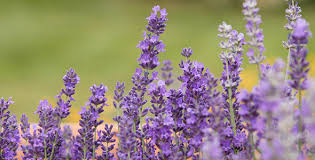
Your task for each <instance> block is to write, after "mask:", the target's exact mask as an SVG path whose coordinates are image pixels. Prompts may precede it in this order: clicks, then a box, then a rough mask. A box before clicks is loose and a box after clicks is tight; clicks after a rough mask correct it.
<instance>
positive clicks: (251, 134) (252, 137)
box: [249, 132, 256, 160]
mask: <svg viewBox="0 0 315 160" xmlns="http://www.w3.org/2000/svg"><path fill="white" fill-rule="evenodd" d="M249 138H250V145H251V148H252V149H251V152H252V153H251V154H252V157H253V160H256V156H255V145H254V136H253V133H251V132H250V133H249Z"/></svg>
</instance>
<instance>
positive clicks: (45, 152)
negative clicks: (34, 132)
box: [44, 116, 47, 160]
mask: <svg viewBox="0 0 315 160" xmlns="http://www.w3.org/2000/svg"><path fill="white" fill-rule="evenodd" d="M44 121H45V123H46V116H45V119H44ZM45 126H46V124H45ZM44 134H46V129H45V130H44ZM44 154H45V158H44V159H45V160H47V145H46V138H45V136H44Z"/></svg>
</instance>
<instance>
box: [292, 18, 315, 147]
mask: <svg viewBox="0 0 315 160" xmlns="http://www.w3.org/2000/svg"><path fill="white" fill-rule="evenodd" d="M310 36H311V32H310V31H309V24H308V23H307V22H306V20H305V19H301V18H300V19H298V20H297V21H296V23H295V25H294V29H293V32H292V36H291V39H290V40H289V44H290V45H292V46H294V47H293V48H291V49H290V53H291V62H290V68H291V72H289V75H290V76H291V81H289V84H290V86H291V87H292V88H294V89H296V90H297V91H298V93H299V114H298V116H297V118H298V132H299V134H301V135H303V132H304V127H303V126H304V125H303V118H302V115H301V114H300V113H301V112H302V90H305V89H307V88H308V84H307V83H308V82H307V73H308V71H309V67H308V66H309V62H307V61H306V56H307V53H308V50H307V49H306V48H305V45H307V43H308V38H309V37H310ZM302 139H303V138H302V137H301V138H299V140H298V144H299V151H300V152H302V145H303V143H304V142H303V140H302Z"/></svg>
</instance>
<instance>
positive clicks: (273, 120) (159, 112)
mask: <svg viewBox="0 0 315 160" xmlns="http://www.w3.org/2000/svg"><path fill="white" fill-rule="evenodd" d="M292 4H293V3H292ZM256 5H257V4H256V1H255V0H246V1H245V3H244V7H245V9H244V11H243V12H244V14H245V16H246V18H245V19H246V20H248V21H250V22H248V25H247V26H248V27H249V28H251V29H248V28H247V29H248V33H249V32H255V33H256V34H258V35H254V36H256V38H257V37H259V36H261V37H263V36H262V32H261V30H260V29H258V28H259V24H260V23H261V20H260V16H258V15H257V12H258V9H257V8H256ZM289 9H291V10H293V11H287V13H288V14H291V12H294V13H292V14H295V15H293V16H295V17H298V18H296V19H295V20H294V17H293V16H291V17H288V16H287V18H288V20H290V19H292V22H291V21H290V23H289V25H288V26H289V27H292V32H291V33H290V34H289V40H288V42H287V44H288V45H289V46H290V57H291V59H292V61H290V69H291V71H290V72H289V75H290V78H291V79H290V80H289V81H288V82H289V83H283V82H286V80H285V76H284V72H283V68H284V66H285V64H284V63H283V62H282V61H280V60H278V61H276V62H275V64H274V65H273V66H271V65H269V64H267V65H264V64H261V65H259V68H260V70H259V72H260V81H259V85H258V86H256V87H254V88H253V90H252V92H248V91H246V90H243V91H242V92H240V93H239V92H238V87H239V83H240V81H241V79H240V72H241V70H242V69H241V68H240V67H241V65H242V55H243V45H244V44H245V43H244V35H243V34H242V33H238V32H237V31H235V30H232V27H231V26H230V25H227V24H226V23H223V24H222V25H220V26H219V31H220V34H219V37H220V38H223V39H224V40H223V41H222V42H221V43H220V47H221V48H222V49H223V52H222V53H221V54H220V58H221V60H222V63H223V66H224V67H223V69H224V71H223V72H222V76H221V79H220V81H221V85H222V87H223V91H222V94H220V92H218V91H217V89H216V88H217V86H218V79H216V78H214V76H213V75H212V74H211V73H210V72H209V70H208V69H205V67H204V66H203V64H201V63H199V62H196V61H194V62H192V61H191V60H190V59H189V58H190V56H191V55H192V53H193V51H192V49H191V48H184V49H183V51H182V53H181V55H182V56H184V57H185V59H186V60H185V61H184V60H182V61H181V63H180V64H179V67H180V69H181V70H182V71H183V74H182V75H181V76H179V77H178V80H179V81H180V82H181V86H180V88H179V89H173V88H171V89H169V90H168V89H167V86H168V85H170V84H171V83H168V82H170V81H169V80H171V76H169V75H170V74H167V75H168V76H166V77H165V76H163V73H162V79H163V80H159V81H157V80H158V78H157V76H158V73H157V72H152V76H151V77H149V74H150V72H149V70H153V69H155V68H156V67H157V65H156V66H155V65H151V64H150V65H141V63H140V66H141V67H142V69H140V68H138V69H136V72H135V73H134V75H133V77H132V83H133V87H132V88H131V90H130V91H129V93H128V94H127V95H126V96H124V89H125V85H124V83H119V82H118V83H117V85H116V89H115V91H114V102H113V105H114V107H115V108H116V110H117V116H116V117H115V118H114V120H115V121H116V122H117V123H118V133H117V134H116V133H115V132H114V131H113V125H107V124H105V126H104V128H103V129H102V130H97V128H98V127H99V126H100V125H101V124H102V123H103V121H102V120H98V118H99V116H100V114H101V113H102V112H103V111H104V110H103V107H104V106H106V105H107V104H106V101H107V99H106V98H105V93H106V92H107V87H106V86H104V85H103V84H100V85H99V86H96V85H93V86H92V87H91V88H90V90H91V92H92V95H91V97H89V102H88V103H87V104H86V107H82V111H81V112H80V113H79V114H80V115H81V119H80V121H79V125H80V129H79V130H78V133H79V134H78V135H77V136H73V135H72V130H71V128H70V127H69V126H64V127H63V129H61V127H60V123H61V121H62V119H64V118H66V117H67V116H68V115H69V113H70V112H69V109H70V107H71V102H72V101H74V99H73V97H72V96H73V95H74V94H75V87H76V84H77V83H78V82H79V78H78V76H77V74H76V73H75V72H74V70H72V69H70V70H69V71H68V72H67V75H65V77H64V78H63V80H64V84H65V88H64V89H62V90H61V92H60V94H59V95H57V98H58V102H57V106H56V107H55V108H53V107H52V105H51V104H50V103H48V101H47V100H43V101H41V102H40V105H39V106H38V110H37V111H36V112H35V113H36V114H38V115H39V123H38V126H34V127H33V130H32V131H31V127H30V123H29V122H28V118H27V117H26V116H25V115H24V114H23V115H22V118H21V125H20V126H21V132H22V134H21V137H22V138H23V139H24V140H25V141H26V143H25V144H22V145H21V147H22V151H23V153H24V155H23V156H22V158H23V159H50V160H52V159H98V160H105V159H106V160H114V159H116V158H118V159H123V160H125V159H128V160H129V159H175V160H177V159H193V160H197V159H207V160H208V159H209V160H212V159H213V160H217V159H226V160H231V159H233V160H244V159H254V160H255V159H256V157H255V155H256V154H255V151H258V152H260V153H259V158H260V159H263V160H282V159H298V160H302V159H303V160H304V159H306V158H307V157H308V156H309V155H312V154H314V151H315V141H314V137H313V135H314V134H315V123H314V116H313V113H312V112H314V107H312V106H311V105H312V104H313V103H315V102H314V99H315V90H314V87H312V85H308V82H309V81H308V79H307V73H308V70H309V69H308V65H309V64H308V62H307V61H306V56H307V52H308V51H307V49H306V48H305V46H306V44H307V43H308V38H309V37H310V36H311V33H310V31H309V28H308V27H309V25H308V23H307V22H306V21H305V20H304V19H301V18H300V17H299V16H298V14H299V13H300V9H299V8H298V6H297V5H290V6H289ZM153 11H154V13H152V15H151V17H149V18H148V20H149V26H148V27H147V30H148V31H150V32H152V33H151V34H152V36H159V34H161V33H163V31H164V29H165V28H164V27H165V24H164V23H165V22H166V20H167V19H166V18H165V16H166V15H167V14H166V11H165V9H163V10H160V8H159V6H155V7H154V8H153ZM158 12H160V15H161V16H158V15H157V13H158ZM249 24H253V25H252V26H250V25H249ZM151 34H149V35H148V37H149V39H150V37H152V36H151ZM260 34H261V35H260ZM249 36H250V37H251V34H249ZM261 37H260V38H261ZM251 38H252V37H251ZM155 40H156V37H155V39H154V40H153V41H155ZM252 40H253V39H252ZM254 40H255V39H254ZM256 40H257V39H256ZM259 40H261V39H259V38H258V41H259ZM258 41H257V43H259V44H260V43H262V42H263V40H262V41H259V42H258ZM141 43H142V42H141ZM247 45H249V46H250V47H256V48H258V49H261V48H260V47H263V44H260V45H256V46H253V45H252V43H247ZM149 48H150V47H149ZM157 48H158V47H157ZM250 51H251V49H250ZM260 53H261V57H262V51H261V52H260ZM156 55H157V54H155V56H156ZM258 57H259V55H258ZM261 57H260V58H261ZM257 59H259V58H256V60H257ZM156 60H157V61H156V62H158V59H156ZM249 60H250V61H251V60H253V59H251V58H249ZM260 62H261V61H256V62H255V63H256V64H259V63H260ZM150 63H151V62H150ZM155 64H158V63H155ZM170 64H171V63H170V62H168V61H166V62H165V63H164V65H165V66H164V67H162V68H161V69H162V71H164V72H168V73H169V72H170V71H171V70H172V69H171V68H172V67H170ZM148 66H151V67H148ZM156 81H157V82H156ZM288 85H290V87H289V88H288ZM168 87H169V86H168ZM291 88H293V89H295V90H297V91H298V92H299V99H298V100H297V99H296V97H295V96H296V95H294V94H292V93H290V91H291ZM288 90H289V91H288ZM302 90H303V91H306V93H305V97H304V96H303V98H302V94H301V91H302ZM148 98H149V99H150V101H148V100H147V99H148ZM297 101H299V104H298V106H299V108H298V109H295V106H296V105H297V103H296V102H297ZM11 104H12V101H11V99H9V100H8V101H5V100H4V99H3V98H2V99H1V100H0V109H1V114H0V116H1V119H0V120H1V127H0V129H1V132H0V134H1V137H6V138H1V141H0V142H1V144H2V145H1V147H0V159H15V158H16V152H17V148H18V145H19V144H18V143H19V138H20V137H19V133H18V132H19V131H18V128H17V121H16V118H15V116H14V115H13V114H11V113H10V111H8V108H9V105H11ZM148 104H150V105H151V107H146V105H148ZM120 111H122V115H120V114H121V113H120ZM149 112H150V113H151V115H150V116H149V115H148V113H149ZM292 113H294V116H292ZM296 122H297V123H296ZM245 132H247V133H246V134H245ZM115 134H116V135H117V137H118V140H119V141H118V147H117V152H116V156H115V155H114V151H113V150H114V148H115V142H116V140H115V139H114V136H115ZM96 150H101V151H102V152H96ZM99 153H100V154H99Z"/></svg>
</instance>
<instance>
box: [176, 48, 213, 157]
mask: <svg viewBox="0 0 315 160" xmlns="http://www.w3.org/2000/svg"><path fill="white" fill-rule="evenodd" d="M182 55H183V56H184V57H186V59H187V60H186V61H183V60H182V61H181V63H180V64H179V67H180V69H181V70H182V71H183V75H181V76H179V77H178V80H179V81H181V82H182V85H181V90H182V92H183V98H184V100H183V103H184V108H183V113H182V114H183V124H184V125H183V133H182V135H181V142H183V143H184V144H183V147H184V149H183V150H184V151H183V154H184V158H185V157H186V158H188V157H192V158H193V159H198V158H200V153H201V145H202V143H203V137H204V134H205V133H204V130H205V129H207V128H209V127H210V124H211V122H209V121H210V119H213V118H211V117H212V116H213V115H212V114H211V113H210V112H208V111H209V110H210V109H211V108H212V107H214V106H215V105H216V104H217V99H218V97H219V93H218V92H217V91H216V89H215V88H216V86H217V79H215V78H214V77H213V75H212V74H211V73H210V72H209V69H205V68H204V66H203V64H201V63H199V62H197V61H194V62H191V61H190V60H189V59H188V58H189V57H190V56H191V55H192V50H191V49H190V48H184V49H183V52H182ZM185 143H187V144H186V145H185Z"/></svg>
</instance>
